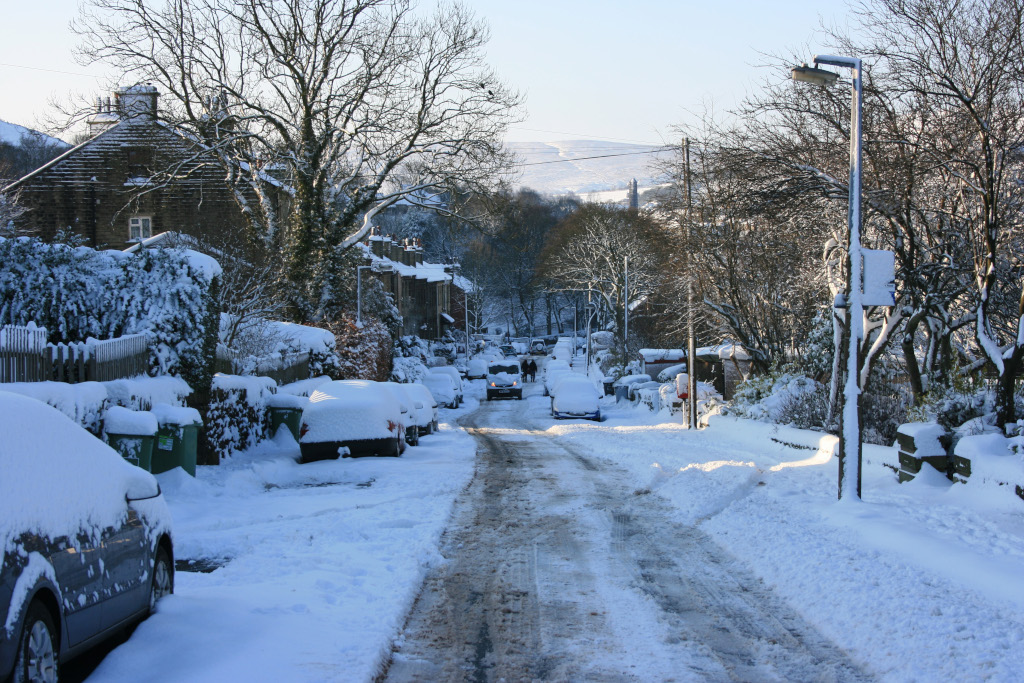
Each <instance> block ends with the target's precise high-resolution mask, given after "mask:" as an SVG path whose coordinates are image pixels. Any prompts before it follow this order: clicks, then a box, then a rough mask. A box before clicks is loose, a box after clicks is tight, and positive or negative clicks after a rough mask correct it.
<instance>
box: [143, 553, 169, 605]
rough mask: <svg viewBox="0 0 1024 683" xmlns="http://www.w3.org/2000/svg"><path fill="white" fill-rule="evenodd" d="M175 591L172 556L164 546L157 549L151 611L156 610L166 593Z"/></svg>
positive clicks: (150, 592) (150, 593)
mask: <svg viewBox="0 0 1024 683" xmlns="http://www.w3.org/2000/svg"><path fill="white" fill-rule="evenodd" d="M173 592H174V567H173V566H172V565H171V556H170V555H168V554H167V550H166V549H165V548H164V547H163V546H158V547H157V549H156V560H154V562H153V581H152V585H151V586H150V589H149V612H150V614H152V613H153V612H155V611H156V604H157V603H158V602H160V599H161V598H163V597H164V596H165V595H170V594H171V593H173Z"/></svg>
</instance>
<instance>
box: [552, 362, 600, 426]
mask: <svg viewBox="0 0 1024 683" xmlns="http://www.w3.org/2000/svg"><path fill="white" fill-rule="evenodd" d="M600 400H601V395H600V394H599V393H598V391H597V389H596V388H595V387H594V383H593V381H591V380H590V378H588V377H585V376H583V375H580V374H577V373H573V372H570V373H566V374H564V375H562V376H561V377H560V378H559V379H558V380H557V382H556V383H555V386H554V390H553V391H552V393H551V415H552V417H554V418H555V419H556V420H559V419H563V418H583V419H585V420H596V421H598V422H600V421H601V407H600V405H599V402H600Z"/></svg>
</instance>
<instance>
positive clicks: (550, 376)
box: [544, 358, 572, 396]
mask: <svg viewBox="0 0 1024 683" xmlns="http://www.w3.org/2000/svg"><path fill="white" fill-rule="evenodd" d="M567 372H572V370H571V369H570V368H569V363H568V362H567V361H564V360H559V359H557V358H553V359H551V360H549V361H548V363H547V365H545V366H544V395H545V396H550V395H551V390H552V389H553V388H554V385H555V382H556V381H557V380H558V378H559V376H561V375H563V374H565V373H567Z"/></svg>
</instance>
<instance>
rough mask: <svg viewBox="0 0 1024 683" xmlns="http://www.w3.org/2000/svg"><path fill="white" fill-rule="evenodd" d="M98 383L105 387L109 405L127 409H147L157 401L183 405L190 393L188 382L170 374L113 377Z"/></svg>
mask: <svg viewBox="0 0 1024 683" xmlns="http://www.w3.org/2000/svg"><path fill="white" fill-rule="evenodd" d="M100 384H102V385H103V388H104V389H106V391H107V399H108V400H109V402H110V404H111V405H115V406H121V407H123V408H128V409H129V410H149V409H150V408H152V407H153V406H154V405H156V404H157V403H167V404H169V405H172V406H183V405H185V399H186V398H187V397H188V395H189V394H191V393H192V388H191V387H189V385H188V382H186V381H185V380H183V379H181V378H180V377H173V376H171V375H163V376H160V377H133V378H131V379H115V380H111V381H109V382H100Z"/></svg>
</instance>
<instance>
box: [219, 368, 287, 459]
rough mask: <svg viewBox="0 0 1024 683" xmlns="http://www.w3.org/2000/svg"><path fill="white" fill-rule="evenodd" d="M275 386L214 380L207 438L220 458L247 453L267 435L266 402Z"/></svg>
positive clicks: (263, 380)
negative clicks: (242, 452) (246, 451)
mask: <svg viewBox="0 0 1024 683" xmlns="http://www.w3.org/2000/svg"><path fill="white" fill-rule="evenodd" d="M276 388H277V384H276V383H275V382H274V380H272V379H270V378H269V377H244V376H239V375H222V374H219V373H218V374H216V375H214V376H213V387H212V388H211V390H210V405H209V408H208V409H207V412H206V438H207V439H208V440H209V443H210V446H211V447H212V448H213V449H214V450H215V451H216V452H217V454H218V455H219V456H220V457H226V456H230V455H232V454H234V453H237V452H240V451H244V450H247V449H249V448H252V447H253V446H255V445H256V444H257V443H258V442H259V441H260V440H262V439H263V437H264V435H265V434H266V432H267V402H268V400H269V399H270V397H271V396H272V395H273V394H274V391H275V390H276Z"/></svg>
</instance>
